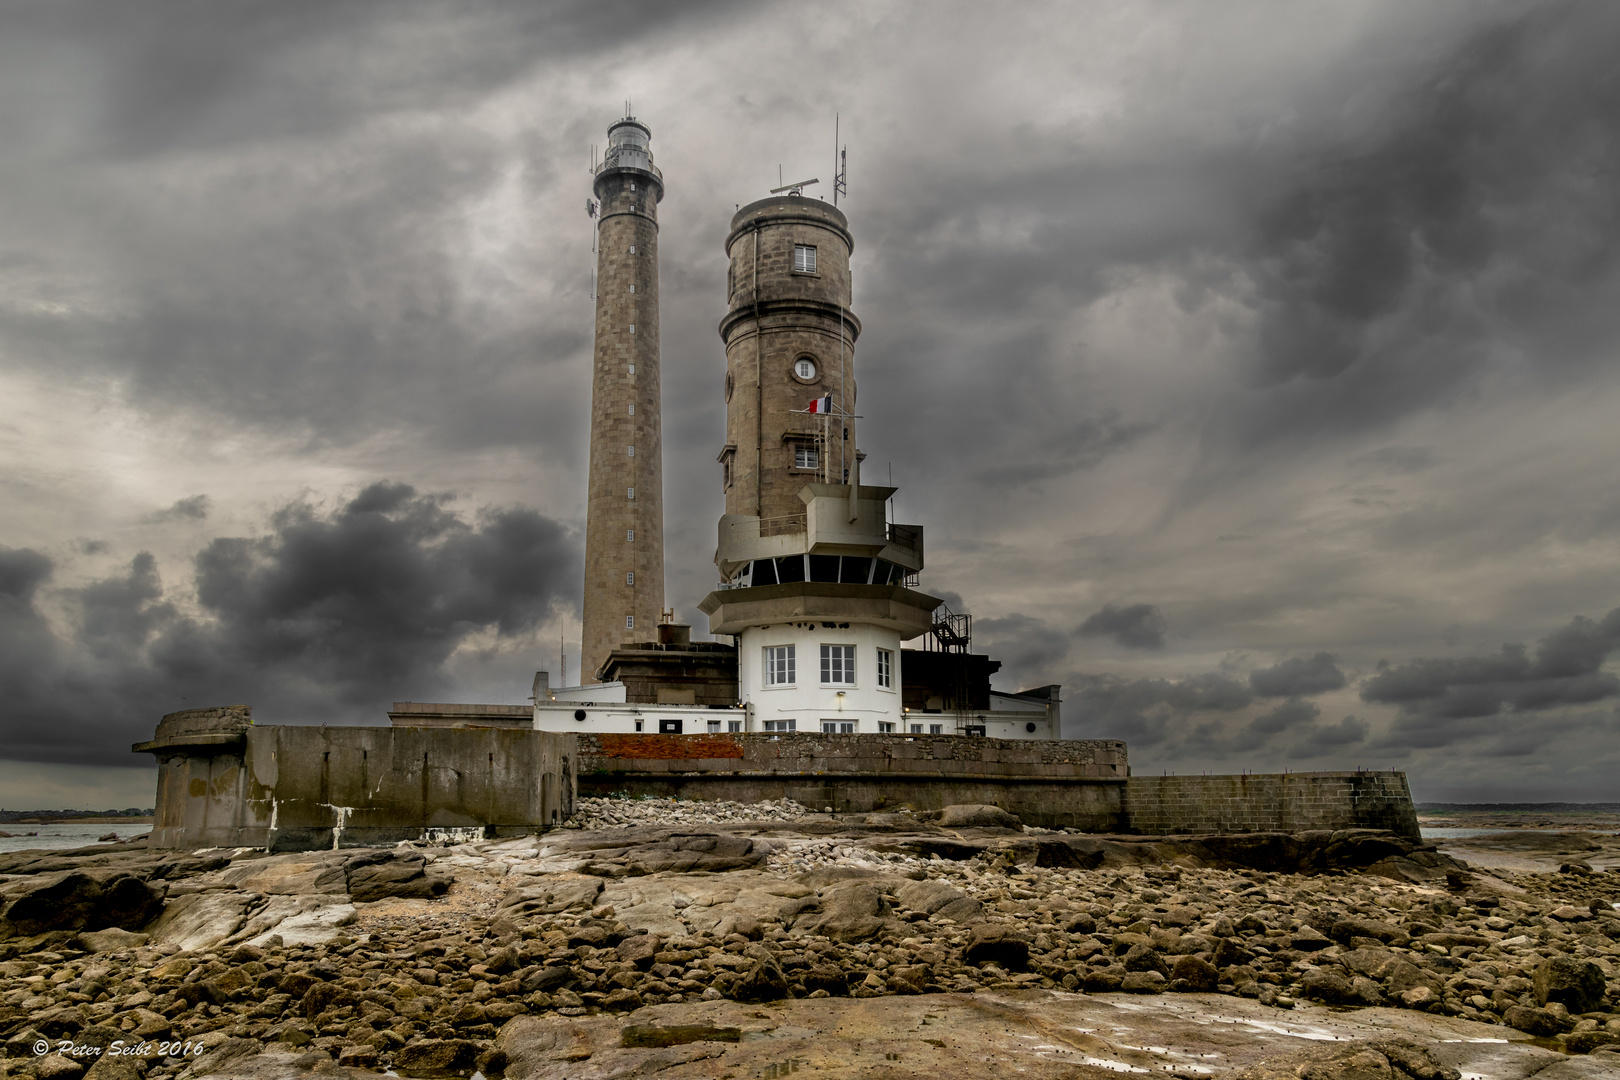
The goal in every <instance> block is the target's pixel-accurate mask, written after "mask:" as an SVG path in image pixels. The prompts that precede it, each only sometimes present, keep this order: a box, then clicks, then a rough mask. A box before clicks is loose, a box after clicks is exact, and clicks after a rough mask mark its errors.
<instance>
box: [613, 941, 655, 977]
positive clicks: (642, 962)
mask: <svg viewBox="0 0 1620 1080" xmlns="http://www.w3.org/2000/svg"><path fill="white" fill-rule="evenodd" d="M663 947H664V943H663V942H662V941H660V940H658V938H656V937H654V936H653V935H652V934H637V935H636V936H635V937H627V938H625V939H624V940H623V941H621V942H619V944H618V946H617V947H616V948H615V949H614V950H613V951H614V953H615V954H616V955H617V956H618V958H619V960H620V962H621V963H626V964H634V965H636V967H637V968H638V969H640V970H641V971H646V970H647V969H648V968H650V967H652V965H653V957H655V956H657V955H658V951H659V950H660V949H662V948H663Z"/></svg>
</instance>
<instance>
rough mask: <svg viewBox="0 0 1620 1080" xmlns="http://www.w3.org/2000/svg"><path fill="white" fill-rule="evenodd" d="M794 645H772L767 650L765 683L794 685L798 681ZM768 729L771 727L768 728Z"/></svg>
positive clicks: (769, 684) (768, 684) (767, 684)
mask: <svg viewBox="0 0 1620 1080" xmlns="http://www.w3.org/2000/svg"><path fill="white" fill-rule="evenodd" d="M793 649H794V647H793V646H792V645H771V646H769V647H767V648H766V650H765V685H766V686H792V685H793V684H794V683H795V682H796V681H798V672H797V671H796V670H795V668H796V667H797V660H796V658H795V657H794V655H793ZM766 730H767V731H769V730H770V729H769V728H767V729H766Z"/></svg>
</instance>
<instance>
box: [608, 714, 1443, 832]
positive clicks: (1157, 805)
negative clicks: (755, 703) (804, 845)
mask: <svg viewBox="0 0 1620 1080" xmlns="http://www.w3.org/2000/svg"><path fill="white" fill-rule="evenodd" d="M579 762H580V777H579V786H580V791H581V792H582V793H584V794H587V795H607V794H611V793H614V792H624V793H627V794H630V795H662V796H675V797H677V798H687V799H729V800H736V801H738V802H758V801H760V800H761V799H779V798H783V797H787V798H791V799H795V800H797V801H798V802H801V803H803V804H805V805H806V806H810V807H812V808H814V809H818V810H819V809H823V808H826V807H831V808H832V809H833V810H835V811H837V812H839V813H864V812H869V811H873V810H882V809H885V808H889V807H896V808H898V807H900V806H910V807H911V808H913V809H915V810H938V809H940V808H942V807H945V806H949V805H951V804H953V803H991V804H994V805H996V806H1000V807H1001V808H1003V809H1005V810H1008V811H1010V812H1011V813H1014V814H1017V815H1018V816H1019V817H1021V818H1023V820H1024V822H1025V824H1028V825H1038V826H1041V827H1043V828H1064V827H1070V828H1077V829H1083V830H1085V831H1087V832H1116V833H1133V834H1141V835H1173V834H1197V833H1246V832H1305V831H1310V830H1315V829H1347V828H1372V829H1390V830H1392V831H1394V832H1397V833H1399V834H1401V835H1402V836H1406V837H1408V838H1410V839H1413V840H1417V839H1419V834H1418V826H1417V812H1416V810H1415V809H1414V808H1413V805H1412V795H1411V792H1410V791H1409V790H1408V788H1407V784H1406V776H1405V774H1404V773H1398V772H1386V773H1374V772H1332V773H1292V774H1287V775H1254V776H1162V777H1161V776H1130V769H1129V766H1128V763H1127V757H1126V748H1125V744H1124V743H1122V742H1116V741H1112V740H1103V739H1097V740H1072V739H1064V740H1056V741H1050V742H1048V741H1035V740H1031V741H1024V740H1012V739H980V738H963V737H961V736H955V735H942V736H903V735H821V734H811V733H804V734H789V735H780V736H773V735H759V734H725V733H720V734H714V733H710V734H705V735H655V734H650V733H649V734H642V735H611V734H582V735H580V736H579Z"/></svg>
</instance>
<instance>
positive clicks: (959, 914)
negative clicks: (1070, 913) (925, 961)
mask: <svg viewBox="0 0 1620 1080" xmlns="http://www.w3.org/2000/svg"><path fill="white" fill-rule="evenodd" d="M894 898H895V900H897V901H899V903H900V906H901V907H903V908H905V909H907V910H908V911H921V912H923V913H924V914H927V915H939V916H941V917H943V918H947V919H954V920H956V921H957V922H959V923H966V922H973V921H975V920H977V919H979V918H982V917H983V915H984V907H983V906H982V905H981V904H980V903H979V902H978V901H977V900H975V899H973V897H971V896H969V895H968V894H967V893H965V892H963V891H962V890H961V889H955V888H952V887H951V886H949V885H947V884H945V883H944V882H942V881H907V882H905V883H904V884H903V885H899V886H897V887H896V888H895V890H894ZM1085 918H1086V919H1088V920H1089V919H1090V918H1091V917H1090V916H1089V915H1088V916H1085ZM1093 925H1095V924H1093ZM1088 933H1089V931H1088Z"/></svg>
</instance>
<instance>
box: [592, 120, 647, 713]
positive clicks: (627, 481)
mask: <svg viewBox="0 0 1620 1080" xmlns="http://www.w3.org/2000/svg"><path fill="white" fill-rule="evenodd" d="M651 142H652V131H651V129H649V128H648V127H647V125H645V124H643V123H641V122H640V121H639V120H637V119H635V118H634V117H631V116H627V117H625V118H624V119H623V120H620V121H619V122H618V123H616V124H614V125H613V126H612V127H610V128H608V147H607V151H606V153H605V154H603V157H602V164H601V165H600V166H599V167H598V168H597V170H596V182H595V191H596V199H597V202H598V203H599V204H600V208H599V215H600V216H599V218H598V222H597V237H596V240H597V244H596V246H597V286H596V352H595V360H594V366H593V371H592V380H591V463H590V494H589V501H588V503H587V509H586V518H585V618H584V624H585V625H584V634H583V638H584V640H583V641H582V643H581V645H582V648H583V657H582V663H581V667H580V675H581V678H580V682H582V683H585V682H590V681H591V680H592V679H593V678H594V677H595V674H596V672H597V671H598V670H599V669H600V668H601V666H602V664H603V663H604V662H606V660H607V658H608V653H609V652H611V651H612V650H613V648H614V647H615V646H617V645H619V644H620V643H623V642H631V641H652V640H654V639H655V638H656V637H657V632H658V618H659V615H660V614H661V613H662V611H663V606H664V473H663V434H662V431H661V427H660V423H659V407H658V406H659V371H658V366H659V365H658V203H659V201H660V200H661V199H663V197H664V178H663V174H662V173H660V172H659V171H658V169H657V168H656V167H655V166H654V165H653V156H652V150H651V149H650V144H651Z"/></svg>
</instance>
